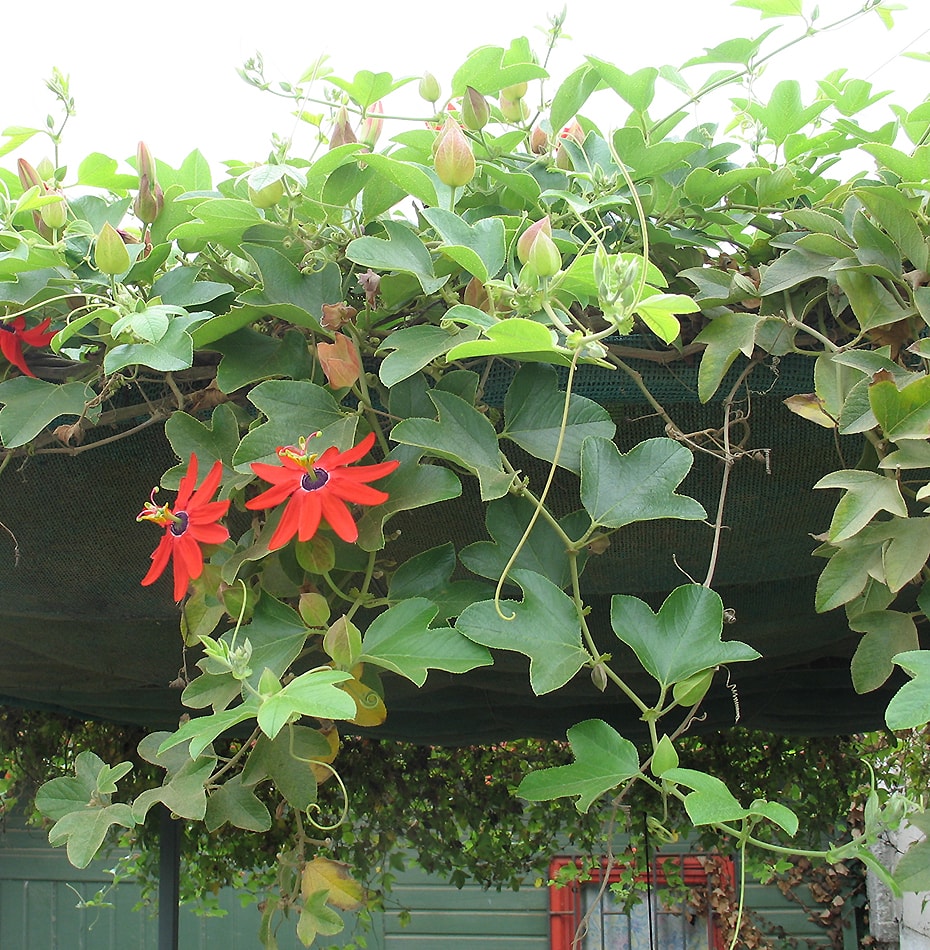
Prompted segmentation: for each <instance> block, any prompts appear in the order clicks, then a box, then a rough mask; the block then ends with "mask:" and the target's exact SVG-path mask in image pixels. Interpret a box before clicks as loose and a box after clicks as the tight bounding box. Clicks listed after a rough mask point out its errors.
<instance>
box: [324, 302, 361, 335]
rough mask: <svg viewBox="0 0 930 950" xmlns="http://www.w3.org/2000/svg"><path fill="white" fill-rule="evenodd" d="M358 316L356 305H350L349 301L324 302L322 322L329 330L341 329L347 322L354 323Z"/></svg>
mask: <svg viewBox="0 0 930 950" xmlns="http://www.w3.org/2000/svg"><path fill="white" fill-rule="evenodd" d="M357 316H358V311H357V310H356V309H355V307H350V306H349V305H348V304H347V303H345V302H343V303H324V304H323V319H322V320H321V321H320V323H321V324H322V325H323V327H324V328H325V329H327V330H332V331H333V332H335V331H336V330H341V329H342V328H343V327H344V326H345V325H346V324H347V323H352V321H353V320H355V318H356V317H357Z"/></svg>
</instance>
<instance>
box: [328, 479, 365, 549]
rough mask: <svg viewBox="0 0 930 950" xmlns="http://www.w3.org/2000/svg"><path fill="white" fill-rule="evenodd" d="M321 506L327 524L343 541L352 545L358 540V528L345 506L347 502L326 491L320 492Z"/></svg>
mask: <svg viewBox="0 0 930 950" xmlns="http://www.w3.org/2000/svg"><path fill="white" fill-rule="evenodd" d="M320 504H321V506H322V508H323V517H324V518H325V519H326V523H327V524H328V525H329V526H330V527H331V528H332V529H333V531H335V532H336V534H338V535H339V537H340V538H342V540H343V541H348V542H349V543H350V544H351V543H352V542H354V541H357V540H358V526H357V525H356V524H355V522H354V521H353V520H352V515H351V514H350V513H349V509H348V508H347V507H346V506H345V502H343V501H342V500H340V499H339V498H337V497H336V496H335V495H333V494H330V493H327V492H326V491H325V490H324V491H321V492H320Z"/></svg>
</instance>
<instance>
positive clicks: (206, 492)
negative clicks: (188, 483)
mask: <svg viewBox="0 0 930 950" xmlns="http://www.w3.org/2000/svg"><path fill="white" fill-rule="evenodd" d="M222 480H223V463H222V462H221V461H220V460H219V459H217V460H216V461H215V462H214V463H213V467H212V468H211V469H210V471H209V472H208V473H207V477H206V478H205V479H204V480H203V484H202V485H201V486H200V488H198V489H197V491H195V492H194V494H193V496H192V497H191V500H190V501H189V502H188V504H187V508H188V514H190V509H191V508H200V507H202V506H203V505H206V504H208V503H209V502H210V500H211V498H212V497H213V496H214V495H215V494H216V490H217V488H219V487H220V482H221V481H222ZM227 507H228V505H227ZM224 514H225V512H224Z"/></svg>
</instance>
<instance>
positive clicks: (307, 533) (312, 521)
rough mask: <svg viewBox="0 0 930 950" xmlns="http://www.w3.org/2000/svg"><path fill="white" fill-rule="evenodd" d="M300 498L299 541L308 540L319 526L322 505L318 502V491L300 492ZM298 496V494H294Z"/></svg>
mask: <svg viewBox="0 0 930 950" xmlns="http://www.w3.org/2000/svg"><path fill="white" fill-rule="evenodd" d="M302 495H303V497H302V498H299V500H300V532H299V533H298V535H297V537H298V538H299V539H300V540H301V541H309V540H310V539H311V538H312V537H313V536H314V535H315V534H316V532H317V528H319V527H320V518H321V517H322V514H323V506H322V504H321V503H320V501H321V500H320V497H319V495H320V493H319V492H302ZM295 497H299V496H295Z"/></svg>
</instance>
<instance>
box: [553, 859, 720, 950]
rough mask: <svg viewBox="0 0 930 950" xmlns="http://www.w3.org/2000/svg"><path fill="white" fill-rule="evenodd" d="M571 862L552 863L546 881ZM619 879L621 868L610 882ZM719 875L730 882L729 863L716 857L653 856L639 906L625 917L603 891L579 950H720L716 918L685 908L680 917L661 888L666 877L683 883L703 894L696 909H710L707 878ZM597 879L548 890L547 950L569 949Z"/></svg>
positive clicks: (614, 871) (679, 907) (595, 876)
mask: <svg viewBox="0 0 930 950" xmlns="http://www.w3.org/2000/svg"><path fill="white" fill-rule="evenodd" d="M574 861H575V859H574V858H567V857H559V858H555V860H553V861H552V863H551V864H550V865H549V876H550V878H555V877H556V875H557V874H558V872H559V869H560V868H562V867H564V866H565V865H566V864H571V863H573V862H574ZM673 868H674V873H673ZM666 870H667V871H668V872H669V873H668V875H666ZM620 874H621V869H620V868H618V867H614V868H612V869H611V873H610V878H609V880H610V882H611V883H613V882H614V881H619V880H620ZM720 874H723V875H724V876H725V877H727V878H729V879H730V880H731V881H732V879H733V864H732V861H730V860H729V859H725V858H721V857H720V856H719V855H707V854H687V855H661V854H660V855H657V856H655V857H654V858H653V860H652V862H651V864H650V869H649V871H648V872H647V873H646V875H645V876H644V880H645V881H646V883H647V884H648V885H649V888H648V889H647V891H646V895H645V896H644V897H643V899H642V900H641V901H640V903H638V904H636V905H635V906H634V907H632V908H631V909H630V912H629V914H627V913H625V912H624V909H623V904H622V903H621V902H619V901H616V900H615V899H614V897H613V895H612V894H611V892H610V891H606V892H605V894H604V899H603V900H602V901H601V902H600V906H599V907H598V908H596V909H595V911H594V912H593V913H592V914H591V916H590V918H589V920H588V926H587V932H586V933H585V935H584V937H583V939H582V940H581V942H580V943H579V944H578V947H579V950H655V948H661V950H723V948H724V946H725V944H724V942H723V936H722V934H721V933H720V929H719V926H718V922H717V920H716V917H715V915H714V914H713V913H712V912H710V911H707V910H704V911H700V910H695V909H694V908H693V907H690V906H689V907H688V908H687V912H685V910H686V909H685V907H683V905H681V904H675V903H670V902H669V900H668V892H667V889H666V885H667V883H668V882H667V877H672V878H673V879H674V880H680V881H683V882H684V884H685V886H686V887H688V888H697V889H703V891H704V894H703V895H701V894H700V891H699V899H698V900H697V901H696V906H697V907H699V908H709V907H711V906H712V900H711V899H710V898H711V896H712V888H713V886H714V882H713V881H712V880H711V877H712V876H713V875H720ZM601 879H602V875H601V873H599V872H597V871H595V872H594V873H593V874H592V876H591V879H590V880H588V881H584V882H577V881H575V882H573V883H571V884H568V885H566V886H565V887H551V888H550V889H549V933H550V936H551V940H552V943H551V946H552V950H572V940H573V938H574V936H575V932H576V931H577V929H578V926H579V924H580V923H581V921H582V919H583V918H584V916H585V914H587V912H588V910H589V909H590V907H591V905H592V903H593V902H594V901H595V900H596V899H597V894H598V891H599V889H600V884H601ZM663 892H665V893H664V898H665V899H663ZM702 897H703V898H705V899H701V898H702Z"/></svg>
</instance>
